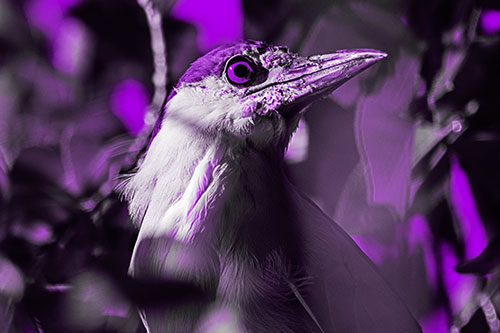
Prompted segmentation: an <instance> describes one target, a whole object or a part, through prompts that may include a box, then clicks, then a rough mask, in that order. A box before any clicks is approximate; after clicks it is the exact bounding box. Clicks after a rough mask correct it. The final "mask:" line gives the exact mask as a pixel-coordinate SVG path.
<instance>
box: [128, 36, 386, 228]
mask: <svg viewBox="0 0 500 333" xmlns="http://www.w3.org/2000/svg"><path fill="white" fill-rule="evenodd" d="M385 56H386V54H384V53H382V52H379V51H375V50H361V49H359V50H348V51H338V52H336V53H331V54H325V55H317V56H309V57H303V56H300V55H297V54H295V53H292V52H290V51H289V50H288V49H287V48H284V47H277V46H271V45H268V44H265V43H263V42H255V41H241V42H236V43H231V44H226V45H223V46H220V47H218V48H216V49H214V50H212V51H211V52H209V53H207V54H206V55H204V56H202V57H201V58H199V59H198V60H196V61H195V62H193V64H192V65H191V66H190V67H189V69H188V70H187V71H186V72H185V74H184V75H183V76H182V77H181V78H180V80H179V83H178V84H177V85H176V87H175V88H174V90H173V91H172V93H171V94H170V96H169V99H168V101H167V103H166V106H165V108H164V109H163V113H164V114H163V115H162V116H161V117H160V119H159V120H158V122H157V124H156V127H155V131H154V133H153V138H152V140H151V143H150V146H149V148H148V151H147V152H146V155H145V157H144V160H143V162H142V163H141V166H140V167H139V168H138V170H137V172H136V173H135V174H134V175H133V176H132V177H130V178H128V179H127V180H126V181H125V182H124V186H123V188H124V191H123V193H124V194H125V196H126V197H127V199H128V200H129V208H130V211H131V214H132V216H133V217H134V220H135V221H137V222H138V223H141V221H143V219H144V220H148V221H152V222H151V223H150V225H152V226H155V227H156V226H157V225H161V223H160V224H158V223H156V222H154V221H158V220H159V219H162V218H164V216H165V212H166V210H168V209H170V207H171V206H172V205H173V204H174V203H179V202H180V203H181V204H179V206H182V207H188V208H185V209H184V208H183V209H181V210H183V211H190V208H189V207H192V205H193V202H198V198H199V196H200V195H201V194H200V193H204V192H206V186H205V185H203V184H205V182H206V181H209V180H210V179H212V180H213V177H214V175H213V174H214V173H216V172H215V171H214V170H215V169H214V170H212V166H214V167H215V166H217V165H218V167H217V168H216V169H217V170H220V167H221V166H222V165H225V164H227V161H228V160H234V159H236V160H234V161H233V162H231V163H232V165H233V166H234V168H241V166H242V164H245V163H246V164H248V165H249V168H250V169H254V170H255V169H258V168H259V163H260V164H261V165H262V168H264V169H265V168H266V167H265V166H267V168H268V169H272V170H277V168H276V166H277V165H279V164H281V162H282V161H283V155H284V152H285V149H286V147H287V145H288V142H289V140H290V137H291V136H292V134H293V132H294V130H295V129H296V128H297V124H298V121H299V120H300V117H301V116H302V115H303V113H304V109H305V107H306V106H307V105H309V104H310V103H311V102H312V101H314V100H316V99H318V98H321V97H324V96H327V95H328V94H329V93H330V92H332V91H333V90H334V89H335V88H337V87H339V86H340V85H341V84H342V83H344V82H345V81H347V80H348V79H349V78H351V77H353V76H354V75H356V74H357V73H359V72H360V71H362V70H363V69H365V68H367V67H369V66H370V65H372V64H374V63H376V62H377V61H379V60H381V59H382V58H384V57H385ZM242 152H243V153H242ZM221 156H222V157H221ZM262 157H264V158H262ZM252 158H253V159H252ZM259 160H260V162H259ZM203 161H208V162H206V163H205V164H204V162H203ZM221 161H222V162H221ZM224 161H225V162H224ZM231 163H230V164H231ZM270 163H274V164H273V166H271V164H270ZM197 170H198V171H197ZM197 175H202V176H199V177H198V176H197ZM197 177H198V178H197ZM212 183H214V184H215V183H216V182H212ZM189 184H193V186H192V187H190V185H189ZM190 188H192V190H191V191H189V190H188V189H190ZM216 192H217V191H216V190H214V191H213V193H216ZM190 193H193V194H192V195H191V196H190ZM180 198H184V199H182V200H180ZM146 211H147V214H146ZM170 211H172V210H170ZM176 214H177V213H176ZM165 225H167V223H165ZM141 230H145V227H144V225H143V227H142V229H141Z"/></svg>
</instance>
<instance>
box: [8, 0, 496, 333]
mask: <svg viewBox="0 0 500 333" xmlns="http://www.w3.org/2000/svg"><path fill="white" fill-rule="evenodd" d="M139 3H142V4H145V6H146V7H147V6H152V7H148V8H150V9H151V8H152V10H154V11H153V12H152V11H150V12H149V13H150V14H151V13H155V12H156V13H159V14H161V17H162V21H161V23H158V22H157V23H158V26H161V30H162V32H163V36H164V38H165V42H166V51H165V50H162V49H160V50H156V53H157V54H156V56H160V57H166V59H167V76H166V77H167V87H168V88H171V87H172V85H174V84H175V82H176V80H177V79H178V78H179V76H180V75H181V74H182V73H183V72H184V71H185V69H186V68H187V67H188V66H189V64H190V63H191V62H192V61H193V60H194V59H196V58H197V57H198V56H200V55H201V54H203V53H204V52H206V51H208V50H210V49H211V48H213V47H215V46H217V45H219V44H221V43H223V42H226V41H231V40H238V39H241V38H250V39H256V40H265V41H267V42H270V43H274V44H282V45H287V46H288V47H290V48H291V49H292V50H293V51H296V52H299V53H301V54H304V55H310V54H318V53H327V52H333V51H335V50H336V49H345V48H375V49H379V50H382V51H385V52H387V53H388V54H389V57H388V58H387V59H386V60H384V61H383V62H382V63H380V64H377V65H376V66H374V67H373V68H371V69H370V70H368V71H366V72H365V73H363V74H362V75H360V76H359V77H357V78H355V79H354V80H352V81H350V82H349V83H347V84H346V85H345V86H343V87H342V88H340V89H339V90H338V91H336V92H335V93H334V94H333V95H332V96H330V98H328V99H325V100H323V101H320V102H318V103H316V104H314V105H313V107H312V108H311V110H310V111H309V112H308V113H307V114H306V117H305V121H304V122H303V123H302V124H301V129H300V130H299V132H298V133H297V134H296V136H295V137H294V141H293V142H292V144H291V147H290V149H289V151H288V154H287V160H288V164H289V170H288V171H289V174H290V177H291V178H292V180H293V182H294V183H295V184H297V185H298V186H299V187H300V188H301V189H302V190H303V191H304V192H306V193H307V194H308V195H309V196H310V197H311V198H312V199H313V200H315V201H316V202H317V203H318V204H319V205H320V206H321V207H322V208H323V209H324V210H325V212H326V213H327V214H329V215H330V216H332V217H333V218H334V219H335V220H336V221H337V222H338V223H339V224H340V225H341V226H342V227H343V228H344V229H346V230H347V231H348V232H349V233H350V234H351V235H352V236H353V238H354V239H355V240H356V241H357V242H358V244H359V245H360V247H361V248H362V249H363V250H364V251H365V252H366V253H367V254H368V255H369V256H370V257H371V258H372V260H373V261H374V262H375V263H376V264H377V265H378V266H379V267H380V270H381V272H382V274H383V275H384V277H385V278H386V279H387V280H388V281H389V283H390V284H391V285H392V286H393V287H394V289H395V290H396V291H397V292H398V293H399V294H400V295H401V297H402V298H403V300H404V301H405V302H406V303H407V304H408V306H409V308H410V309H411V311H412V312H413V314H414V315H415V317H416V318H417V319H418V320H419V322H420V324H421V325H422V327H423V329H424V332H449V331H450V328H451V329H452V330H455V331H453V332H458V331H460V332H489V331H492V332H499V331H500V322H499V320H498V316H497V314H496V313H497V310H498V309H499V307H500V293H499V292H498V286H499V285H500V284H499V283H500V275H499V272H498V265H499V264H500V130H499V128H500V5H499V4H498V2H497V1H490V2H489V1H479V0H475V1H473V0H433V1H431V0H426V1H421V0H420V1H418V0H400V1H397V0H377V1H361V0H359V1H350V0H343V1H328V0H316V1H306V0H271V1H264V0H219V1H202V0H179V1H177V2H176V1H173V0H151V1H143V0H140V1H139ZM139 3H138V2H135V1H133V0H4V1H2V2H1V3H0V206H1V209H0V331H6V332H39V331H43V332H72V331H84V332H144V328H143V327H142V324H141V323H140V319H139V316H138V314H137V311H136V306H137V305H143V304H145V303H147V302H157V301H162V302H165V301H167V302H171V304H172V306H176V304H177V302H181V301H182V300H183V299H185V298H189V297H203V295H199V291H197V290H195V289H193V288H191V287H190V286H189V285H182V284H172V285H163V286H158V285H154V284H145V283H141V282H140V281H135V280H132V279H130V278H128V276H127V269H128V263H129V260H130V256H131V251H132V247H133V244H134V241H135V237H136V233H137V231H136V230H135V228H134V227H133V225H132V224H131V222H130V221H129V219H128V214H127V209H126V205H125V204H124V202H123V201H121V200H120V198H119V195H118V194H117V193H116V192H114V188H115V187H116V186H117V184H118V182H119V176H120V173H123V172H126V171H128V170H130V168H132V167H133V166H134V165H135V163H136V160H137V156H138V154H140V150H141V148H142V147H143V145H144V142H145V141H146V140H147V134H148V133H149V131H150V129H151V126H150V124H151V123H152V121H153V120H154V118H155V116H156V115H157V112H158V105H156V104H158V103H156V104H155V103H153V105H152V106H150V104H151V102H152V99H153V96H154V94H155V91H156V93H157V95H159V96H160V97H161V96H163V95H162V94H164V93H163V92H162V91H161V89H159V88H161V84H162V83H161V80H158V78H157V79H156V80H153V79H152V77H153V73H154V71H155V67H154V64H155V59H156V57H155V56H154V55H153V52H152V49H151V45H150V29H149V26H148V20H147V17H146V15H145V11H144V10H143V8H141V6H140V4H139ZM162 70H164V68H163V67H161V66H160V65H158V62H157V66H156V71H157V72H160V73H163V72H162ZM154 82H156V85H155V83H154ZM145 115H147V116H146V125H144V121H143V119H144V116H145ZM158 290H163V291H164V292H163V293H160V294H158Z"/></svg>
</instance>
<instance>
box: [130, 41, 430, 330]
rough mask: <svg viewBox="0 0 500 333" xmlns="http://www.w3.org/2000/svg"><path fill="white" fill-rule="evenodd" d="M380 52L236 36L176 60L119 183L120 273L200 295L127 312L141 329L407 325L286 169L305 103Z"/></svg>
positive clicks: (410, 324) (373, 272)
mask: <svg viewBox="0 0 500 333" xmlns="http://www.w3.org/2000/svg"><path fill="white" fill-rule="evenodd" d="M386 56H387V54H385V53H383V52H381V51H377V50H371V49H352V50H340V51H336V52H334V53H329V54H322V55H315V56H301V55H299V54H297V53H294V52H291V51H290V50H289V49H288V48H287V47H283V46H274V45H271V44H268V43H265V42H260V41H250V40H242V41H238V42H231V43H227V44H224V45H221V46H219V47H217V48H215V49H213V50H212V51H210V52H208V53H207V54H205V55H204V56H202V57H200V58H199V59H197V60H196V61H194V62H193V63H192V64H191V65H190V67H189V68H188V69H187V70H186V72H185V73H184V74H183V75H182V76H181V78H180V79H179V81H178V83H177V85H176V86H175V87H174V89H173V90H172V92H171V93H170V95H169V97H168V100H167V101H166V103H165V106H164V107H163V109H162V114H161V116H160V117H159V119H158V121H157V123H156V125H155V129H154V132H153V134H152V135H151V140H150V142H149V146H148V148H147V150H146V152H145V154H144V156H143V158H142V159H141V162H140V163H139V165H138V167H137V168H136V170H135V171H134V172H132V173H131V174H130V175H128V177H127V179H126V180H125V182H124V185H123V188H122V192H123V195H124V197H125V199H126V200H127V201H128V207H129V212H130V216H131V218H132V220H133V221H134V223H135V224H136V225H137V227H138V228H139V231H138V236H137V241H136V243H135V247H134V250H133V253H132V258H131V262H130V268H129V273H130V274H131V275H132V276H133V277H134V278H138V279H145V280H147V279H150V280H161V279H178V280H182V281H189V282H191V283H194V284H196V285H197V286H199V287H200V288H201V289H202V290H203V291H204V293H205V295H206V298H203V299H199V300H194V301H191V302H188V303H186V304H181V305H178V306H175V307H173V306H170V307H166V306H162V305H161V304H156V305H151V306H146V307H143V308H141V309H140V314H141V319H142V321H143V323H144V326H145V328H146V330H147V331H148V332H420V331H421V330H420V326H419V324H418V322H417V321H416V319H415V318H414V317H413V316H412V314H411V312H410V311H409V310H408V308H407V307H406V305H405V304H404V303H403V301H402V300H401V299H400V297H399V296H398V295H397V294H396V293H395V292H394V291H393V290H392V289H391V287H390V286H389V285H388V284H387V282H386V281H385V280H384V278H383V277H382V276H381V275H380V274H379V272H378V270H377V268H376V266H375V265H374V264H373V263H372V262H371V261H370V259H369V258H368V257H367V256H366V255H365V254H364V253H363V252H362V251H361V249H360V248H359V247H358V246H357V245H356V243H355V242H354V241H353V240H352V239H351V237H350V236H349V235H348V234H347V233H346V232H345V231H344V230H343V229H342V228H341V227H340V226H338V225H337V224H336V223H335V222H334V221H333V220H332V219H330V218H329V217H328V216H327V215H326V214H325V213H324V212H323V211H322V210H321V209H320V208H319V207H318V206H317V205H316V204H315V203H314V202H313V201H312V200H310V199H309V198H307V197H306V196H305V195H304V194H302V193H300V191H299V190H298V189H297V188H296V187H295V186H294V185H293V184H292V182H291V181H290V180H289V179H288V178H287V176H286V166H285V160H284V154H285V152H286V149H287V146H288V144H289V142H290V138H291V137H292V135H293V133H294V131H295V130H296V128H297V126H298V123H299V120H300V119H301V118H302V116H303V115H304V113H305V112H306V110H307V107H308V106H309V105H310V104H311V103H312V102H314V101H316V100H318V99H321V98H326V97H328V95H329V94H330V93H331V92H332V91H333V90H335V89H336V88H338V87H339V86H340V85H342V84H343V83H344V82H346V81H347V80H349V79H350V78H352V77H353V76H355V75H356V74H358V73H360V72H361V71H363V70H364V69H366V68H368V67H370V66H371V65H373V64H375V63H377V62H379V61H380V60H382V59H384V58H385V57H386ZM332 126H333V124H332Z"/></svg>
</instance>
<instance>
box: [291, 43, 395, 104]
mask: <svg viewBox="0 0 500 333" xmlns="http://www.w3.org/2000/svg"><path fill="white" fill-rule="evenodd" d="M385 57H387V54H386V53H383V52H380V51H377V50H366V49H356V50H342V51H337V52H336V53H330V54H323V55H317V56H311V57H308V58H307V60H308V61H307V62H306V63H305V64H304V65H299V66H298V67H296V68H290V70H289V71H287V73H286V76H287V77H288V78H287V81H289V82H291V81H295V80H303V82H304V85H306V86H308V87H310V89H311V91H310V92H309V94H314V95H316V94H317V93H330V92H332V91H333V90H335V89H336V88H338V87H339V86H341V85H342V84H343V83H344V82H346V81H347V80H349V79H350V78H352V77H354V76H355V75H356V74H359V73H360V72H361V71H363V70H365V69H366V68H368V67H370V66H371V65H373V64H375V63H377V62H379V61H380V60H382V59H384V58H385ZM298 97H299V96H298Z"/></svg>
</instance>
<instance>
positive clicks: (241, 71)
mask: <svg viewBox="0 0 500 333" xmlns="http://www.w3.org/2000/svg"><path fill="white" fill-rule="evenodd" d="M234 74H235V75H236V76H237V77H247V75H248V68H246V66H244V65H237V66H236V67H234Z"/></svg>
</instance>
